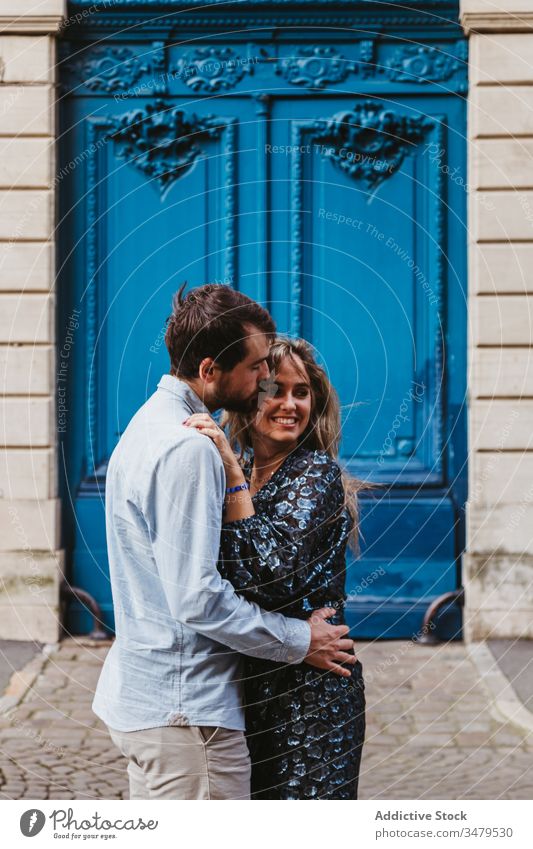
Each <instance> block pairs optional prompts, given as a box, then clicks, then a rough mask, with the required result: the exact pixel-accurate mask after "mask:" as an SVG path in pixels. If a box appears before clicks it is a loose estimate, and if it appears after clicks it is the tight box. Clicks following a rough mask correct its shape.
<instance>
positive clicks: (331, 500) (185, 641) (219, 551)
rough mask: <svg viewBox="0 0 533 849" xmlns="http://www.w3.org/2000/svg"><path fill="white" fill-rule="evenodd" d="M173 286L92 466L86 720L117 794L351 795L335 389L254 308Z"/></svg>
mask: <svg viewBox="0 0 533 849" xmlns="http://www.w3.org/2000/svg"><path fill="white" fill-rule="evenodd" d="M183 289H184V287H182V288H181V289H180V291H179V292H178V294H177V296H176V297H175V299H174V305H173V312H172V315H171V316H170V318H169V320H168V323H167V330H166V336H165V341H166V345H167V348H168V351H169V354H170V361H171V369H170V374H166V375H164V376H163V377H162V379H161V381H160V382H159V384H158V387H157V391H156V392H155V393H154V394H153V395H152V396H151V397H150V398H149V399H148V400H147V401H146V403H145V404H144V405H143V406H142V407H141V408H140V409H139V410H138V412H137V413H136V414H135V416H134V417H133V419H132V420H131V422H130V423H129V425H128V427H127V429H126V430H125V432H124V433H123V435H122V437H121V439H120V441H119V443H118V445H117V447H116V448H115V450H114V452H113V454H112V456H111V459H110V461H109V466H108V472H107V479H106V531H107V545H108V553H109V567H110V575H111V586H112V593H113V605H114V613H115V628H116V639H115V641H114V642H113V645H112V647H111V649H110V651H109V653H108V655H107V657H106V660H105V663H104V666H103V669H102V673H101V675H100V679H99V682H98V686H97V690H96V694H95V698H94V702H93V710H94V711H95V713H96V714H97V715H98V716H99V717H100V718H101V719H102V720H103V721H104V722H105V723H106V725H107V726H108V729H109V733H110V735H111V738H112V740H113V742H114V743H115V744H116V746H117V747H118V748H119V750H120V751H121V752H122V754H123V755H124V756H125V757H126V758H127V760H128V776H129V783H130V798H131V799H249V798H252V799H356V798H357V785H358V778H359V766H360V760H361V749H362V746H363V739H364V731H365V700H364V684H363V677H362V667H361V663H360V661H359V660H358V659H357V657H356V655H355V652H354V645H353V641H352V640H351V639H350V638H349V634H348V627H347V626H346V625H345V624H344V619H343V606H344V599H345V588H344V580H345V555H346V547H347V545H348V544H353V546H354V547H356V546H357V536H358V514H357V490H358V488H359V486H360V484H359V483H358V482H357V481H355V480H353V479H350V478H348V477H347V476H346V475H345V474H344V473H342V472H341V469H340V467H339V465H338V464H337V462H336V459H335V458H336V454H337V447H338V443H339V438H340V413H339V404H338V400H337V396H336V393H335V391H334V389H333V387H332V386H331V384H330V382H329V380H328V378H327V376H326V374H325V372H324V370H323V369H322V368H321V367H320V365H318V364H317V362H316V361H315V359H314V356H313V353H312V349H311V347H310V346H309V345H308V344H307V343H306V342H305V341H304V340H301V339H288V338H282V337H277V336H276V332H275V325H274V322H273V320H272V318H271V316H270V315H269V313H268V312H267V311H266V310H264V309H263V308H262V307H261V306H259V304H257V303H255V302H254V301H252V300H251V299H250V298H248V297H246V296H245V295H243V294H241V293H239V292H236V291H235V290H233V289H231V288H230V287H229V286H225V285H217V284H208V285H206V286H202V287H200V288H198V289H195V290H193V291H191V292H190V293H189V294H187V295H186V296H185V295H184V292H183ZM219 409H223V410H224V411H225V412H224V420H223V422H222V424H223V426H224V427H225V430H223V429H222V428H221V427H219V425H218V424H217V423H216V422H215V420H214V419H213V418H212V416H211V414H212V413H214V412H215V411H216V410H219ZM226 432H227V433H228V437H226ZM234 449H235V450H234ZM237 449H238V453H237Z"/></svg>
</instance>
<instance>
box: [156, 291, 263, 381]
mask: <svg viewBox="0 0 533 849" xmlns="http://www.w3.org/2000/svg"><path fill="white" fill-rule="evenodd" d="M186 286H187V283H184V284H183V285H182V286H181V287H180V289H179V291H178V292H176V294H175V295H174V297H173V299H172V315H170V316H169V318H168V319H167V329H166V332H165V344H166V346H167V350H168V353H169V355H170V371H171V374H173V375H175V376H176V377H182V378H189V379H192V378H195V377H198V369H199V366H200V363H201V362H202V360H203V359H204V358H205V357H212V358H213V359H214V360H215V362H216V363H217V365H219V366H220V368H221V369H222V370H223V371H231V369H232V368H234V367H235V366H236V365H237V363H240V362H241V360H243V359H244V358H245V356H246V353H247V351H246V337H247V336H248V335H249V329H247V328H246V326H245V325H253V327H254V328H256V330H257V332H259V333H265V334H266V335H267V336H268V337H269V338H270V339H272V340H273V339H274V336H275V332H276V325H275V324H274V321H273V320H272V317H271V316H270V315H269V313H268V312H267V311H266V310H265V309H263V307H262V306H260V305H259V304H258V303H256V302H255V301H252V299H251V298H248V297H247V295H243V294H242V292H237V291H236V290H235V289H232V288H231V287H230V286H227V285H226V284H220V283H206V285H205V286H199V287H198V288H197V289H193V290H192V291H190V292H189V293H188V294H187V295H185V296H184V294H183V292H184V289H185V287H186Z"/></svg>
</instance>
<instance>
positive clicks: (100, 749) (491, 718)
mask: <svg viewBox="0 0 533 849" xmlns="http://www.w3.org/2000/svg"><path fill="white" fill-rule="evenodd" d="M107 650H108V646H101V645H97V646H95V645H87V644H81V643H79V642H76V640H73V639H69V640H66V641H65V642H63V643H61V645H60V646H59V647H57V646H55V647H51V648H50V649H49V650H48V655H47V656H44V657H43V656H40V657H39V658H37V659H35V660H34V661H32V662H31V663H30V664H29V666H27V667H25V669H24V670H22V671H21V672H19V673H17V674H16V675H15V676H14V677H13V678H12V679H11V682H10V685H9V688H8V690H7V691H6V694H5V697H4V698H3V700H2V703H3V710H4V714H3V715H0V797H1V798H4V799H20V798H33V799H47V798H50V799H94V798H105V799H125V798H128V791H127V780H126V771H125V768H126V764H125V761H124V760H123V758H122V757H121V756H120V754H119V753H118V751H117V750H116V749H115V747H114V746H113V744H112V743H111V741H110V739H109V736H108V734H107V731H106V729H105V726H103V725H102V723H101V722H100V721H99V720H98V719H97V718H96V717H95V716H94V714H93V713H92V711H91V707H90V705H91V701H92V695H93V692H94V688H95V685H96V681H97V679H98V675H99V671H100V668H101V665H102V662H103V660H104V657H105V655H106V652H107ZM358 654H359V657H360V659H361V661H362V663H363V667H364V670H365V678H366V691H367V739H366V744H365V748H364V751H363V763H362V773H361V781H360V798H362V799H376V798H383V799H500V798H502V799H531V798H533V733H532V732H528V731H527V729H523V728H521V727H520V726H517V725H515V724H513V723H511V722H509V721H507V720H506V719H505V718H504V717H503V715H501V716H500V715H499V714H498V711H497V709H495V707H494V704H493V703H491V696H490V694H489V691H488V689H487V688H486V687H485V684H484V682H483V681H482V680H481V679H480V676H479V673H478V672H477V668H476V666H474V664H473V662H472V660H471V659H470V657H469V655H468V652H467V651H466V649H465V648H464V646H462V645H461V644H451V645H443V646H437V647H429V646H420V645H416V644H414V643H412V642H407V641H406V642H400V641H394V642H381V643H372V644H371V643H362V644H359V649H358ZM21 694H22V699H21V698H20V697H21ZM17 700H19V704H18V705H16V706H10V705H13V703H14V702H15V701H17ZM6 710H7V713H6V712H5V711H6ZM532 727H533V726H532Z"/></svg>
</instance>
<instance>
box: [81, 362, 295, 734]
mask: <svg viewBox="0 0 533 849" xmlns="http://www.w3.org/2000/svg"><path fill="white" fill-rule="evenodd" d="M208 412H209V411H208V410H207V408H206V407H205V405H204V404H203V403H202V401H201V400H200V399H199V397H198V396H197V395H196V393H195V392H194V391H193V390H192V389H191V388H190V387H189V386H188V384H187V383H185V382H184V381H182V380H179V379H178V378H176V377H173V376H171V375H168V374H167V375H164V376H163V377H162V378H161V381H160V382H159V384H158V388H157V391H156V392H155V393H154V394H153V395H152V396H151V397H150V398H149V399H148V400H147V401H146V403H145V404H144V405H143V406H142V407H141V408H140V410H138V412H137V413H136V414H135V416H134V417H133V419H132V420H131V422H130V424H129V425H128V427H127V429H126V430H125V432H124V434H123V435H122V437H121V439H120V441H119V443H118V445H117V447H116V448H115V450H114V451H113V454H112V455H111V459H110V461H109V466H108V470H107V478H106V532H107V547H108V554H109V571H110V576H111V587H112V593H113V607H114V612H115V628H116V639H115V641H114V643H113V645H112V647H111V649H110V651H109V653H108V655H107V657H106V660H105V663H104V666H103V669H102V673H101V675H100V679H99V681H98V686H97V688H96V693H95V697H94V701H93V710H94V712H95V713H96V714H97V715H98V716H99V717H100V718H101V719H102V720H103V721H104V722H105V723H106V724H107V725H108V726H110V727H111V728H116V729H117V730H119V731H138V730H141V729H143V728H154V727H158V726H165V725H212V726H222V727H223V728H230V729H237V730H243V729H244V710H243V702H242V688H241V669H240V654H248V655H252V656H254V657H262V658H266V659H269V660H274V661H278V662H282V663H301V662H302V660H303V659H304V657H305V656H306V654H307V652H308V649H309V642H310V633H311V632H310V627H309V625H308V623H307V622H303V621H300V620H298V619H289V618H286V617H284V616H282V615H280V614H278V613H270V612H266V611H264V610H261V608H259V607H258V606H257V605H256V604H253V603H250V602H248V601H246V600H245V599H244V598H242V597H241V596H238V595H237V594H236V593H235V591H234V589H233V587H232V586H231V584H230V583H228V581H225V580H223V578H222V577H221V576H220V574H219V572H218V570H217V561H218V554H219V544H220V528H221V523H222V511H223V505H224V494H225V486H226V479H225V474H224V466H223V464H222V460H221V458H220V454H219V452H218V450H217V448H216V447H215V445H214V444H213V442H212V441H211V439H209V438H208V437H207V436H204V435H202V434H201V433H199V432H198V431H197V430H196V429H195V428H187V427H186V426H184V425H183V421H184V419H186V418H187V417H188V416H190V415H191V414H192V413H208Z"/></svg>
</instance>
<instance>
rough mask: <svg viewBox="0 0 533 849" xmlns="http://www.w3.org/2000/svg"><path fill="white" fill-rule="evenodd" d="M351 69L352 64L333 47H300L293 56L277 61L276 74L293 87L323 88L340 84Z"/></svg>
mask: <svg viewBox="0 0 533 849" xmlns="http://www.w3.org/2000/svg"><path fill="white" fill-rule="evenodd" d="M353 69H354V68H353V63H352V62H349V61H348V60H347V59H345V58H344V56H342V54H341V53H338V52H337V51H336V50H335V49H334V48H333V47H321V46H319V47H300V49H299V50H297V51H296V54H295V55H294V56H288V57H285V58H283V59H280V60H279V62H278V64H277V66H276V74H280V75H281V76H283V77H284V78H285V79H286V80H287V81H288V82H290V83H292V84H293V85H304V86H309V87H310V88H324V86H325V85H327V84H328V83H340V82H342V81H343V80H344V79H346V77H347V76H348V74H349V73H350V72H351V71H353Z"/></svg>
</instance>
